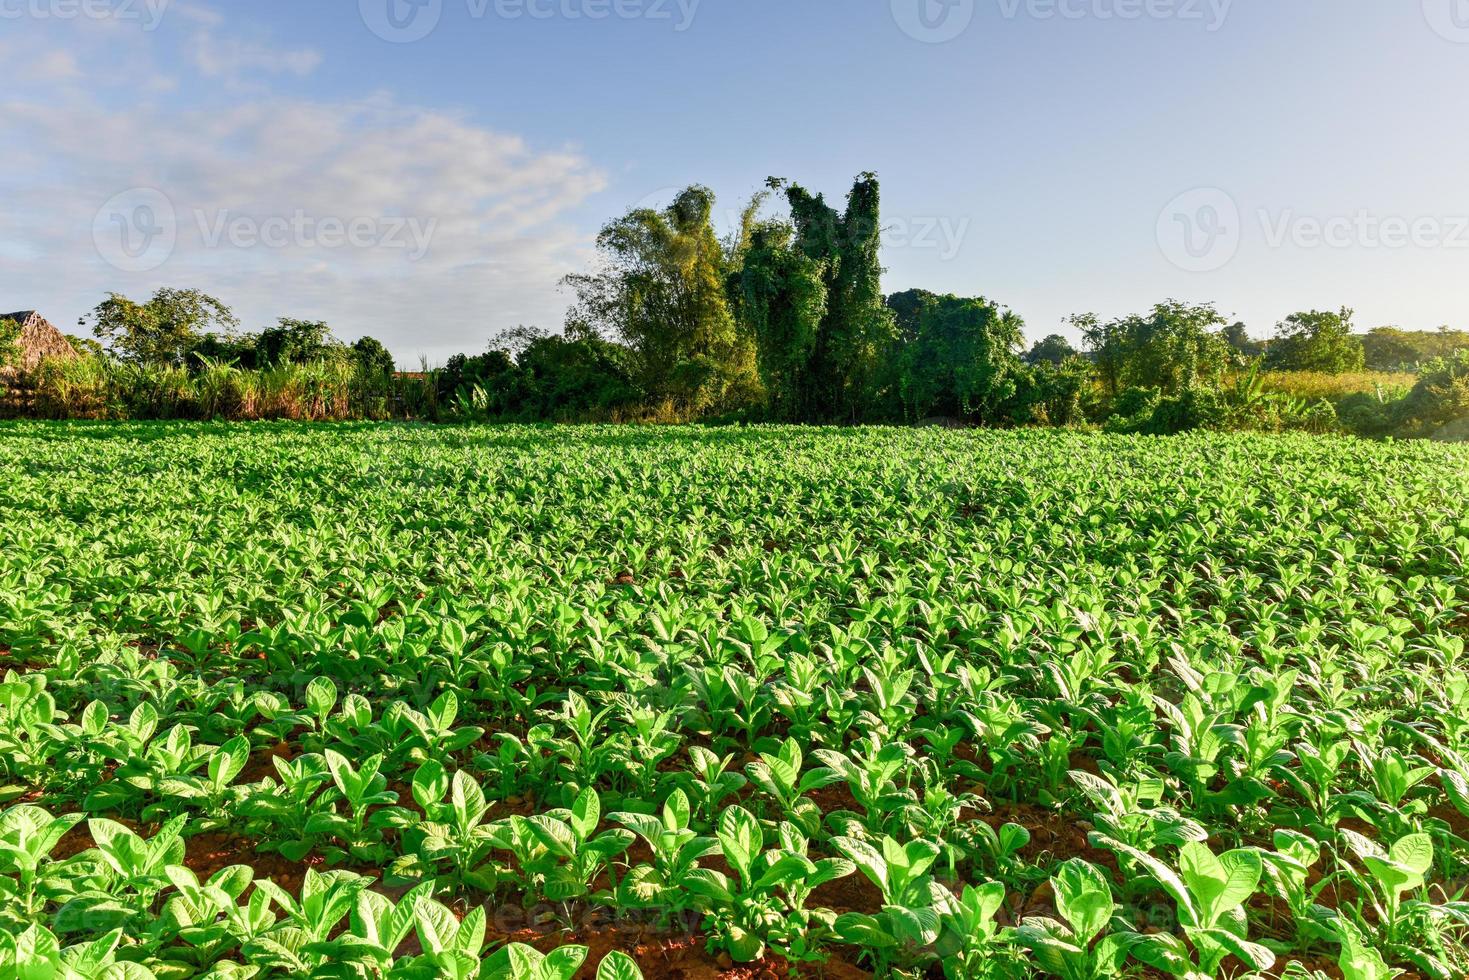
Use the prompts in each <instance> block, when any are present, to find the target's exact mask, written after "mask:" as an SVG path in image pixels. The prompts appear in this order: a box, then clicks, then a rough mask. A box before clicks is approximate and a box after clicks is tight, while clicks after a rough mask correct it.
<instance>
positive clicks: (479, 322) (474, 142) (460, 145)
mask: <svg viewBox="0 0 1469 980" xmlns="http://www.w3.org/2000/svg"><path fill="white" fill-rule="evenodd" d="M0 119H3V120H5V121H6V123H7V124H8V125H7V127H6V128H7V129H8V130H9V131H10V132H12V133H13V134H14V135H15V136H16V138H17V140H18V142H19V144H20V145H23V146H25V147H26V148H27V155H28V157H29V158H30V159H31V160H32V161H34V162H44V166H43V167H41V168H39V169H33V170H29V171H28V176H27V178H26V182H25V187H24V194H23V195H22V194H17V195H15V197H16V200H17V201H19V207H18V208H17V209H15V212H14V213H13V214H12V215H10V218H9V220H8V221H7V236H9V237H12V238H13V239H14V240H18V241H21V242H24V243H25V244H26V248H25V249H23V250H10V251H8V252H0V284H4V288H3V289H0V306H3V305H5V304H6V303H9V304H10V305H12V306H15V307H16V308H17V309H19V308H22V307H26V308H30V307H33V306H34V307H39V308H41V309H44V310H46V311H47V315H48V316H50V317H51V318H52V319H53V320H55V321H56V322H58V323H73V322H75V320H76V318H77V317H78V316H80V315H81V314H82V313H83V312H85V311H86V310H87V309H88V308H90V306H92V305H94V304H95V303H96V302H97V301H98V300H99V299H100V298H101V297H102V295H103V293H105V292H107V291H110V290H116V291H120V292H125V293H128V294H130V295H138V296H141V295H144V294H147V293H148V292H150V291H151V290H152V289H154V288H157V287H158V286H162V285H175V286H197V287H199V288H201V289H204V290H206V291H208V292H211V293H214V294H215V295H218V296H219V297H220V298H221V299H222V300H224V301H225V302H226V303H229V304H231V305H232V306H234V307H235V309H236V311H237V312H238V313H240V314H241V316H242V319H243V320H244V322H245V324H246V325H247V326H248V327H250V328H256V329H258V328H259V327H260V326H263V325H265V324H267V323H269V322H271V321H272V320H273V319H274V318H275V317H278V316H301V317H310V318H319V319H324V320H327V321H328V322H329V323H331V324H332V325H333V327H334V328H335V329H336V330H337V332H338V334H339V335H341V336H343V337H344V338H347V339H352V338H355V337H356V336H359V335H361V334H364V333H369V334H372V335H374V336H377V337H379V338H380V339H382V340H383V341H384V342H385V343H387V344H388V345H389V347H390V348H392V349H393V350H394V352H395V353H397V354H398V355H399V357H400V358H401V359H402V360H404V361H405V362H411V361H413V360H415V359H416V356H417V355H418V354H420V353H422V354H426V355H428V356H429V357H430V358H431V359H434V360H441V359H442V358H444V357H445V356H447V355H448V354H450V353H453V352H455V351H459V350H475V349H479V348H481V347H482V346H483V345H484V343H485V341H486V339H487V338H488V337H489V336H490V335H492V334H493V333H495V332H496V331H497V330H499V329H502V328H505V327H509V326H514V325H516V324H517V323H521V322H525V323H536V324H538V325H541V326H547V327H552V328H554V327H557V326H559V324H560V318H561V315H562V313H563V311H564V306H565V301H564V298H563V297H561V296H559V294H558V292H557V289H556V286H557V283H558V281H559V279H560V278H561V277H562V276H563V275H564V274H565V273H567V272H569V271H572V270H574V269H576V268H578V267H580V266H581V265H582V264H583V262H584V261H585V258H586V249H587V246H588V242H587V237H586V236H585V235H584V234H582V233H580V232H578V231H576V230H574V229H572V228H570V227H569V226H567V225H566V224H564V223H563V219H564V216H565V214H566V212H567V211H568V209H570V208H572V207H574V206H575V205H577V204H579V203H580V202H582V201H583V200H585V199H586V198H587V197H588V196H589V195H591V194H594V193H596V192H597V191H599V190H601V189H602V188H603V187H604V185H605V180H604V177H603V176H602V174H601V173H600V172H599V171H598V170H597V169H596V168H594V167H593V166H592V165H591V164H590V163H589V162H588V161H587V160H586V159H585V158H583V157H582V156H581V155H579V154H577V153H575V152H569V151H562V150H557V151H542V150H538V149H535V148H533V147H531V146H529V145H527V144H526V142H525V141H524V140H522V139H520V138H518V137H516V136H512V135H507V134H504V133H499V132H495V131H493V130H489V129H486V128H484V127H482V126H479V125H476V124H475V123H474V122H473V121H471V120H470V119H468V118H466V117H464V116H462V115H458V114H454V113H449V112H442V111H436V110H431V109H424V108H418V107H412V106H404V105H401V104H399V103H397V102H396V101H395V100H393V99H392V98H389V97H387V96H376V97H372V98H369V99H365V100H361V101H356V102H345V103H344V102H335V103H334V102H307V101H300V100H287V99H278V100H272V101H269V102H264V103H249V104H241V105H237V106H235V107H233V108H229V109H223V110H220V109H214V110H209V111H204V110H189V111H168V110H165V109H161V108H157V107H152V108H145V107H139V108H133V109H129V110H125V111H120V112H119V111H111V110H109V109H107V108H104V107H102V106H99V105H95V104H91V105H82V104H69V105H64V106H57V105H39V104H34V103H29V104H28V103H9V104H4V103H0ZM43 173H44V174H47V175H48V176H44V177H42V176H39V175H40V174H43ZM15 179H16V178H14V176H12V178H11V181H12V182H14V180H15ZM136 187H151V188H156V189H157V190H159V191H161V192H163V194H165V195H166V196H167V198H168V199H169V200H170V201H171V202H172V208H173V211H174V215H175V222H176V231H177V244H176V246H175V247H174V249H173V251H172V253H171V254H170V255H169V256H168V257H167V260H166V261H165V262H163V264H162V265H161V266H159V267H157V268H153V269H149V270H148V271H146V272H126V271H120V270H119V269H117V268H115V267H114V266H112V265H109V264H108V263H107V262H106V261H104V260H103V258H102V257H101V256H100V255H99V252H98V248H97V246H96V244H95V243H94V238H93V228H94V220H95V218H96V217H97V213H98V209H99V208H100V207H101V206H102V205H103V204H104V203H105V202H107V201H109V199H112V198H113V197H114V196H115V195H117V194H118V193H119V192H122V191H126V190H128V189H130V188H136ZM0 194H3V195H4V196H7V197H9V196H11V195H10V194H9V192H8V190H7V184H6V183H5V178H3V177H0ZM109 220H110V219H109ZM354 221H356V222H358V223H359V224H364V223H365V224H369V225H372V227H373V234H374V236H375V237H370V238H369V239H368V240H364V241H359V242H358V243H357V244H356V245H352V244H342V245H340V246H337V245H336V244H335V241H334V240H329V241H328V242H327V244H326V245H323V244H321V240H322V239H330V237H331V236H329V235H327V234H325V232H324V230H328V231H329V230H330V229H332V228H335V227H336V226H337V225H338V224H340V225H342V226H347V227H350V226H351V225H352V224H353V222H354ZM303 223H304V224H303ZM288 224H289V225H295V226H296V227H297V228H300V227H304V228H305V229H306V231H307V234H306V235H305V236H303V235H301V234H300V233H299V231H297V230H295V229H292V230H289V231H285V232H284V233H283V237H278V238H276V239H274V240H271V241H268V242H267V243H263V244H262V243H259V242H255V241H253V240H250V239H249V238H248V236H247V238H246V240H243V241H242V240H241V239H239V238H238V237H233V238H232V236H231V235H230V234H228V233H221V230H222V229H229V228H233V227H235V226H236V225H238V226H239V227H243V228H246V229H247V230H248V229H254V232H255V234H256V235H257V236H258V235H260V232H261V230H262V229H275V230H277V231H280V230H281V229H282V228H283V227H284V226H285V225H288ZM400 225H401V226H404V227H403V228H401V229H400V230H399V231H398V232H396V235H397V238H396V239H395V238H393V235H392V234H391V233H392V232H393V229H394V228H395V227H397V226H400ZM106 226H107V221H104V227H106ZM407 228H417V229H418V230H419V232H420V233H421V232H423V231H424V230H425V229H428V230H431V231H432V235H431V237H429V238H428V241H427V249H426V251H424V253H423V254H422V256H421V257H419V258H417V259H416V261H415V260H414V258H413V255H414V252H415V249H414V248H411V247H399V244H397V242H400V241H402V242H408V243H409V244H410V245H411V244H412V238H413V235H412V234H411V233H410V231H408V230H406V229H407Z"/></svg>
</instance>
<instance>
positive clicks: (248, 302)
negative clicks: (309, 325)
mask: <svg viewBox="0 0 1469 980" xmlns="http://www.w3.org/2000/svg"><path fill="white" fill-rule="evenodd" d="M390 3H391V4H393V5H395V11H396V13H397V14H398V18H397V20H396V23H398V24H401V25H406V26H405V28H404V31H403V32H398V33H395V29H394V28H392V26H391V24H392V23H394V22H390V21H388V20H387V19H386V17H387V12H388V5H389V4H390ZM416 3H421V4H422V6H421V7H417V6H415V4H416ZM920 4H923V5H926V6H925V8H924V10H923V11H920V10H919V9H918V8H919V5H920ZM923 12H926V13H927V18H926V20H920V19H919V14H920V13H923ZM415 18H417V19H415ZM925 25H928V26H925ZM374 29H376V31H377V32H376V33H375V32H374ZM418 33H423V34H424V36H423V37H421V38H419V39H416V40H406V39H405V38H406V37H409V36H412V35H416V34H418ZM379 35H386V36H387V37H390V38H396V39H397V40H396V41H394V40H385V39H384V37H382V36H379ZM950 35H952V36H950ZM0 62H3V63H4V64H5V65H6V68H7V71H6V75H7V84H6V90H5V92H4V93H3V94H0V145H3V146H5V147H6V153H7V156H8V161H7V166H6V167H4V168H3V169H0V203H3V205H4V208H3V213H4V215H5V218H6V230H5V234H4V236H3V237H0V306H7V307H16V308H22V307H37V308H39V309H41V310H42V311H43V312H45V313H46V315H48V316H49V317H50V318H51V319H52V320H54V321H55V322H57V323H59V324H62V325H63V326H67V327H70V326H71V325H72V324H74V323H75V321H76V319H77V318H78V317H79V316H80V315H82V314H83V313H84V312H85V311H86V310H88V309H89V308H90V307H91V306H93V305H95V303H96V302H97V301H98V300H99V299H101V298H102V296H103V295H104V294H105V293H106V292H107V291H110V290H115V291H120V292H124V293H127V294H129V295H135V296H141V295H146V294H147V293H149V292H151V290H152V289H154V288H156V287H158V286H160V285H175V286H185V285H190V286H198V287H200V288H203V289H205V290H207V291H209V292H212V293H214V294H216V295H218V296H219V297H220V298H221V299H223V300H225V301H226V302H227V303H230V304H231V305H232V306H234V307H235V308H236V310H237V312H239V313H240V315H241V318H242V320H243V321H244V325H245V326H246V327H248V328H251V329H258V328H259V327H261V326H264V325H266V324H268V323H270V322H272V321H273V320H274V318H275V317H278V316H297V317H307V318H313V319H325V320H327V321H328V322H329V323H331V324H332V325H333V326H334V328H335V329H336V330H337V332H338V334H339V335H341V336H343V337H346V338H348V339H351V338H354V337H356V336H358V335H360V334H362V333H372V334H374V335H376V336H379V337H381V338H382V339H383V340H384V341H386V342H387V343H388V344H389V346H390V347H391V348H392V349H393V350H394V351H395V353H396V354H397V355H398V356H399V358H400V360H402V361H403V362H404V363H413V362H416V361H417V359H418V358H419V357H420V356H424V357H427V358H428V359H429V360H430V361H441V360H442V359H443V358H444V357H446V356H447V355H448V354H450V353H453V352H455V351H459V350H478V349H481V348H482V347H483V346H484V344H485V342H486V341H487V340H488V338H489V337H491V336H492V335H493V334H494V333H496V332H497V331H499V330H501V329H504V328H508V327H512V326H515V325H517V324H521V323H526V324H534V325H539V326H543V327H547V328H552V329H555V328H558V327H559V325H560V322H561V317H562V313H563V311H564V308H565V304H566V297H565V294H564V293H562V292H560V291H559V290H558V289H557V282H558V280H559V279H560V278H561V276H563V275H564V274H566V273H567V272H570V271H575V270H578V269H581V268H584V267H585V266H586V265H587V264H588V263H590V262H591V261H592V260H593V253H592V250H591V244H592V240H593V238H594V236H595V234H596V231H597V229H598V227H599V226H600V225H601V224H602V223H603V222H604V221H605V220H607V219H608V218H609V217H611V216H613V215H615V214H618V213H620V212H622V211H624V210H626V209H627V208H628V207H629V206H631V205H633V204H635V203H642V202H659V201H666V200H667V199H668V198H669V197H671V195H672V193H673V189H674V188H677V187H680V186H683V185H686V184H688V183H693V182H698V183H704V184H707V185H709V186H710V187H712V188H713V189H714V190H715V191H716V192H717V193H718V195H719V197H720V207H721V211H722V212H725V211H727V212H729V213H733V212H736V211H737V210H738V209H739V207H740V206H741V205H742V204H743V202H744V201H745V200H746V199H747V198H748V196H749V195H750V194H751V193H752V192H754V191H755V190H757V189H758V188H759V187H760V185H761V183H762V182H763V180H764V178H765V177H767V176H770V175H779V176H785V177H790V178H792V179H795V180H798V181H800V182H802V183H804V184H806V185H807V186H808V187H812V188H814V189H820V190H823V191H825V192H827V193H828V195H830V196H833V197H840V196H841V195H842V194H843V193H844V192H845V190H846V188H847V187H848V186H849V185H850V182H851V180H852V178H853V177H854V176H855V175H856V174H858V173H860V172H862V171H865V170H874V171H876V172H877V173H878V174H879V175H880V177H881V178H882V181H883V190H884V211H885V218H886V221H887V223H888V225H889V229H888V234H887V240H886V247H885V249H884V262H885V264H886V266H887V269H888V272H887V286H888V287H889V288H890V289H893V290H896V289H902V288H906V287H909V286H922V287H926V288H929V289H933V290H938V291H953V292H959V293H965V294H982V295H985V296H988V297H990V298H992V299H994V300H996V301H998V302H1000V303H1002V304H1005V305H1007V306H1009V307H1011V308H1013V309H1015V310H1016V311H1018V312H1019V313H1020V314H1021V315H1022V316H1023V317H1024V318H1025V320H1026V323H1027V330H1028V333H1029V334H1030V336H1031V337H1033V338H1035V337H1039V336H1042V335H1044V334H1046V333H1050V332H1055V331H1060V332H1063V333H1066V332H1068V330H1067V328H1065V327H1064V324H1063V320H1064V318H1065V317H1067V316H1068V315H1070V314H1074V313H1080V312H1086V311H1094V312H1097V313H1099V314H1101V315H1103V316H1114V315H1120V314H1124V313H1128V312H1134V311H1138V310H1142V309H1146V308H1147V307H1148V306H1150V305H1151V304H1152V303H1154V302H1156V301H1158V300H1161V299H1164V298H1168V297H1177V298H1181V299H1188V300H1199V301H1203V300H1211V301H1214V302H1217V303H1218V304H1219V306H1220V308H1221V310H1222V311H1223V312H1224V313H1226V314H1228V315H1230V316H1233V317H1238V318H1240V319H1243V320H1245V321H1246V322H1247V323H1248V324H1249V325H1250V327H1251V329H1252V330H1253V331H1254V332H1255V333H1257V334H1266V333H1269V332H1270V331H1271V330H1272V329H1273V327H1274V324H1275V323H1276V322H1277V321H1278V320H1280V319H1282V318H1283V317H1284V316H1285V315H1287V314H1289V313H1291V312H1293V311H1295V310H1299V309H1309V308H1325V307H1332V308H1334V307H1337V306H1342V305H1347V306H1352V307H1355V308H1356V309H1357V311H1358V323H1359V325H1360V326H1362V327H1363V328H1367V327H1371V326H1377V325H1382V324H1388V323H1394V324H1400V325H1402V326H1405V327H1413V328H1431V327H1436V326H1438V325H1440V324H1449V325H1453V326H1457V327H1465V326H1469V309H1466V307H1469V290H1465V289H1464V288H1463V286H1462V284H1463V283H1464V282H1465V281H1466V273H1469V181H1466V180H1465V178H1464V176H1463V168H1464V161H1465V159H1466V157H1469V153H1466V151H1469V127H1466V126H1465V125H1464V123H1463V111H1462V93H1463V92H1464V91H1466V89H1469V0H1393V2H1391V3H1385V2H1382V0H1289V2H1282V0H1232V2H1230V0H249V2H244V0H231V2H226V0H212V2H205V0H170V2H165V0H0ZM124 236H126V237H124ZM124 245H126V246H127V247H126V248H123V246H124Z"/></svg>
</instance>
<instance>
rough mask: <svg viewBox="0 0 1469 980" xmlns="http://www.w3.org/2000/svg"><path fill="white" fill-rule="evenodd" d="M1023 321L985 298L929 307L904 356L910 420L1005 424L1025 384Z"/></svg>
mask: <svg viewBox="0 0 1469 980" xmlns="http://www.w3.org/2000/svg"><path fill="white" fill-rule="evenodd" d="M1022 327H1023V324H1022V322H1021V320H1020V317H1019V316H1017V315H1016V314H1014V313H1012V312H1010V311H1009V310H1002V309H1001V308H1000V307H998V306H997V305H995V304H994V303H991V302H989V301H988V300H986V299H983V298H975V299H967V298H963V297H959V296H940V297H938V298H937V301H936V302H934V303H932V304H929V305H927V306H926V307H925V309H924V311H923V313H922V316H921V318H920V320H919V324H918V336H917V338H916V339H915V340H914V341H913V343H911V344H909V345H907V346H906V347H905V348H904V351H903V358H902V363H903V369H902V375H901V377H902V380H901V382H900V384H901V387H902V392H903V401H904V404H905V405H906V406H907V407H908V411H909V415H910V417H911V418H925V417H929V416H934V415H946V416H965V417H970V418H975V419H977V420H978V421H981V422H986V423H996V422H999V421H1001V417H1000V407H1001V405H1002V404H1003V403H1004V402H1006V401H1007V400H1009V399H1010V398H1011V397H1013V396H1014V395H1015V394H1016V392H1017V390H1018V386H1019V382H1020V380H1021V364H1020V358H1019V357H1018V354H1017V352H1018V351H1019V349H1020V346H1021V343H1022V341H1023V334H1022Z"/></svg>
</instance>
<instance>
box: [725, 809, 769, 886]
mask: <svg viewBox="0 0 1469 980" xmlns="http://www.w3.org/2000/svg"><path fill="white" fill-rule="evenodd" d="M717 836H718V837H719V847H720V850H722V851H723V852H724V857H725V860H727V861H728V862H729V863H730V865H731V866H732V867H733V868H734V869H735V870H736V871H738V872H739V875H740V881H742V882H744V883H745V884H747V885H748V884H749V883H750V869H751V866H752V865H753V864H754V862H755V858H756V857H757V856H759V854H760V852H761V851H763V850H764V848H765V836H764V834H763V833H761V831H760V823H759V821H757V820H756V819H755V818H754V816H752V815H751V814H750V812H749V811H748V810H745V809H743V808H742V807H738V806H731V807H728V808H726V809H725V810H724V812H723V813H721V814H720V815H719V831H718V835H717Z"/></svg>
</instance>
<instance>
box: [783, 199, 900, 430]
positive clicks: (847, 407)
mask: <svg viewBox="0 0 1469 980" xmlns="http://www.w3.org/2000/svg"><path fill="white" fill-rule="evenodd" d="M769 183H770V186H771V188H772V189H784V190H785V192H786V200H787V202H788V203H789V204H790V208H791V221H792V224H793V225H794V227H795V231H796V237H795V242H794V245H795V248H796V249H797V250H799V251H800V252H801V253H802V254H804V255H805V256H806V257H807V258H808V259H810V260H811V261H812V262H814V263H817V265H818V266H819V267H820V269H821V273H822V281H823V284H824V286H825V290H826V310H825V313H824V315H823V316H822V319H821V324H820V326H819V327H818V328H817V332H816V338H815V342H814V343H813V345H812V350H811V359H810V362H809V364H808V367H807V372H806V373H807V378H808V385H809V387H808V391H807V392H806V396H805V400H806V403H807V405H808V406H809V409H810V418H811V420H812V421H856V420H857V419H859V418H860V417H861V416H862V413H863V412H864V411H865V410H866V409H867V407H868V406H869V405H871V404H872V402H873V400H874V395H875V388H876V385H875V382H876V379H877V375H878V367H879V364H880V360H881V358H882V357H883V355H885V354H886V353H888V352H889V351H890V350H891V349H892V346H893V343H894V341H895V340H896V337H897V331H896V327H895V325H894V317H893V313H892V311H891V310H889V309H888V306H887V303H886V300H885V299H884V297H883V294H882V265H881V262H880V261H879V259H880V255H879V248H880V245H881V237H882V222H881V210H882V208H881V202H882V195H881V191H880V188H879V185H878V180H877V175H876V174H872V173H865V174H861V175H859V176H858V177H857V180H856V182H855V183H854V184H853V185H852V189H851V191H850V192H849V193H848V194H847V206H846V210H845V211H844V212H838V211H837V210H836V209H834V208H832V207H830V206H829V205H828V204H827V203H826V200H825V198H824V197H823V196H822V195H820V194H817V195H814V196H813V195H811V194H810V193H809V192H808V191H807V190H806V189H805V188H803V187H801V186H800V185H799V184H790V183H787V182H786V181H784V180H780V179H778V178H772V179H771V180H770V182H769Z"/></svg>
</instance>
